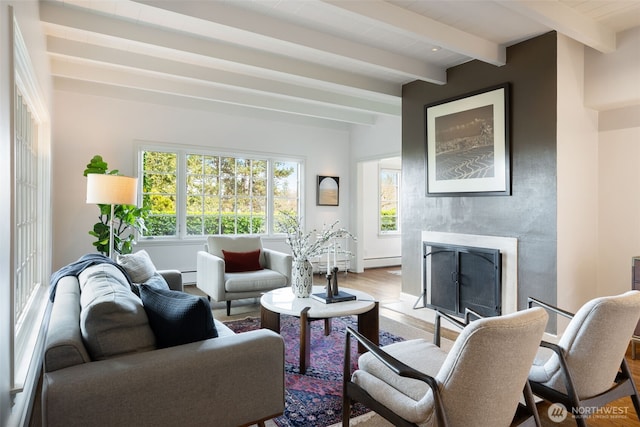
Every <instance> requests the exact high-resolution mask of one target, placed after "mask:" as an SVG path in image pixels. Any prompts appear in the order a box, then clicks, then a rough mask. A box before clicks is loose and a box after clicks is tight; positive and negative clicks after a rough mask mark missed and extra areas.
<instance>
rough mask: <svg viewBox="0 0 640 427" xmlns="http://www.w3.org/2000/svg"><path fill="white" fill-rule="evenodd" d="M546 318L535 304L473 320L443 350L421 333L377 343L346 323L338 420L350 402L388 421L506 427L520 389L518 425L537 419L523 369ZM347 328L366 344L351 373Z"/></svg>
mask: <svg viewBox="0 0 640 427" xmlns="http://www.w3.org/2000/svg"><path fill="white" fill-rule="evenodd" d="M547 319H548V315H547V313H546V312H545V311H544V310H543V309H541V308H540V307H536V308H532V309H528V310H523V311H520V312H517V313H512V314H508V315H504V316H498V317H487V318H483V319H479V320H476V321H473V322H471V323H469V324H468V325H466V326H465V327H464V329H462V332H461V333H460V335H459V336H458V338H457V339H456V341H455V343H454V344H453V347H452V348H451V350H450V351H449V352H448V353H447V352H445V351H444V350H442V349H441V348H440V347H438V346H437V345H435V344H432V343H429V342H427V341H425V340H423V339H417V340H409V341H403V342H399V343H395V344H390V345H387V346H384V347H377V346H375V345H374V344H372V343H371V342H370V341H368V340H367V339H366V338H365V337H363V336H362V335H360V334H359V333H358V332H356V331H355V330H353V329H351V328H348V329H347V331H348V333H347V345H346V347H345V362H344V370H345V372H344V374H345V376H344V387H343V408H342V410H343V414H342V415H343V420H342V425H343V426H348V425H349V416H350V408H351V403H352V402H354V401H358V402H361V403H363V404H364V405H366V406H367V407H369V408H371V409H372V410H374V411H375V412H377V413H378V414H379V415H381V416H383V417H384V418H386V419H387V420H389V421H390V422H391V423H393V425H395V426H414V427H415V426H417V425H420V426H421V427H422V426H438V427H444V426H477V427H500V426H503V427H508V426H510V425H512V422H513V421H514V419H515V418H516V414H517V413H518V409H524V408H525V407H524V406H523V405H520V403H519V400H520V397H521V396H522V392H523V390H524V392H525V394H524V396H525V402H526V404H527V405H526V409H527V413H525V414H524V416H525V417H524V422H523V425H539V422H540V420H539V417H538V413H537V410H536V408H535V402H534V401H533V396H532V395H531V389H530V388H529V387H528V383H527V374H528V372H529V369H530V367H531V363H532V362H533V358H534V356H535V354H536V351H537V349H538V345H539V344H540V340H541V338H542V334H543V333H544V329H545V326H546V324H547ZM350 335H352V336H354V337H356V338H357V340H358V341H359V342H361V343H362V344H363V345H364V346H365V348H366V349H367V350H369V352H368V353H365V354H363V355H362V356H360V358H359V359H358V369H357V370H356V371H355V372H353V374H350V366H351V363H350V354H349V353H350V347H351V345H350V344H351V343H350V340H349V336H350ZM517 419H518V420H521V418H520V417H517Z"/></svg>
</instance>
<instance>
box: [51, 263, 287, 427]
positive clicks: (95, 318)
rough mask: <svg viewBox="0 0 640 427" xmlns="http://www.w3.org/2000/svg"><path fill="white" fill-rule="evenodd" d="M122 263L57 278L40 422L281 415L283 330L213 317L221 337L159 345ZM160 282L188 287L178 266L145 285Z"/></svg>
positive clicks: (170, 421) (255, 419) (190, 421)
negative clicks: (234, 326) (245, 328)
mask: <svg viewBox="0 0 640 427" xmlns="http://www.w3.org/2000/svg"><path fill="white" fill-rule="evenodd" d="M116 267H117V266H114V265H111V264H108V263H105V264H97V265H93V266H90V267H88V268H86V269H84V270H83V271H82V272H80V273H79V274H77V275H68V276H64V277H62V278H60V279H59V280H58V281H57V286H56V289H55V296H54V297H52V299H53V302H52V304H53V306H52V308H51V317H50V321H49V325H48V332H47V339H46V345H45V354H44V375H43V392H42V417H43V425H45V426H64V427H71V426H88V425H90V426H94V427H95V426H109V427H114V426H200V425H202V426H204V425H207V426H212V425H215V426H219V427H224V426H233V427H236V426H241V425H250V424H253V423H259V422H262V421H264V420H266V419H270V418H272V417H274V416H277V415H279V414H281V413H282V412H283V411H284V343H283V340H282V337H281V336H280V335H278V334H275V333H273V332H272V331H270V330H266V329H261V330H256V331H250V332H244V333H239V334H235V333H233V332H232V331H231V330H230V329H229V328H228V327H226V326H225V325H224V324H222V323H221V322H219V321H218V320H213V322H214V325H215V335H217V337H215V338H209V339H204V340H200V341H195V342H190V343H187V344H179V345H167V344H166V343H165V344H164V345H163V347H164V348H158V345H156V344H157V343H158V342H160V341H159V340H158V339H157V338H158V337H157V335H158V333H159V331H158V330H157V327H156V329H154V328H152V327H151V325H150V323H149V319H150V318H151V317H150V316H147V315H146V312H145V311H146V310H147V307H145V306H144V305H143V301H145V300H144V299H143V298H142V299H141V297H139V296H138V295H136V293H135V292H133V290H132V288H133V289H134V290H135V285H134V287H132V286H130V285H131V283H130V281H129V280H127V277H126V275H125V274H123V272H122V271H121V269H119V268H116ZM159 277H162V278H163V279H165V280H162V279H158V278H159ZM158 281H159V282H163V283H164V282H166V284H168V286H169V288H171V289H172V290H174V291H182V279H181V276H180V273H179V272H177V271H163V272H157V273H156V274H155V275H154V277H153V278H150V279H149V280H148V282H149V283H150V284H151V285H147V284H145V286H144V287H145V289H147V290H149V289H151V288H153V287H154V286H155V285H153V283H154V282H158ZM165 286H166V285H165ZM152 290H153V289H152ZM163 292H164V293H165V294H167V293H169V292H171V291H163ZM172 294H175V295H178V294H177V293H172ZM204 301H205V302H206V300H204ZM207 307H208V303H207ZM209 312H210V311H209ZM207 333H208V334H210V333H211V331H210V330H208V331H207Z"/></svg>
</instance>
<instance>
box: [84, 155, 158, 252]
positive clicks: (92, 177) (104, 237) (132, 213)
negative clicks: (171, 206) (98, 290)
mask: <svg viewBox="0 0 640 427" xmlns="http://www.w3.org/2000/svg"><path fill="white" fill-rule="evenodd" d="M84 176H86V177H87V203H91V204H97V205H98V208H99V209H100V216H99V217H98V218H99V219H100V221H99V222H97V223H96V224H94V226H93V229H92V230H91V231H89V234H90V235H92V236H94V237H95V238H96V239H97V240H96V241H95V242H93V246H95V247H96V249H97V250H98V252H100V253H102V254H105V255H106V254H108V255H109V257H110V258H113V256H114V252H116V253H119V254H129V253H131V252H132V249H133V245H134V244H135V232H139V233H140V232H143V231H144V230H146V227H145V224H144V222H145V218H146V217H147V215H148V212H149V210H148V208H144V207H142V208H139V207H137V206H136V203H137V185H138V184H137V183H138V179H137V178H130V177H126V176H120V175H118V171H117V170H112V171H109V170H108V165H107V163H106V162H105V161H104V160H103V159H102V157H101V156H94V157H93V158H92V159H91V161H90V162H89V164H87V168H86V169H85V170H84ZM116 219H117V226H116Z"/></svg>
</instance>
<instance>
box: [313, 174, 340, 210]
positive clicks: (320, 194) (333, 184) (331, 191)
mask: <svg viewBox="0 0 640 427" xmlns="http://www.w3.org/2000/svg"><path fill="white" fill-rule="evenodd" d="M316 194H317V198H316V205H318V206H338V202H339V201H340V178H339V177H337V176H324V175H318V189H317V192H316Z"/></svg>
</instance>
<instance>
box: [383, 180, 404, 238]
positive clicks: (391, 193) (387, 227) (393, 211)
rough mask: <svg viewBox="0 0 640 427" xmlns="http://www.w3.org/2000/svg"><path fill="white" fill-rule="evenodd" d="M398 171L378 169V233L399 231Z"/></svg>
mask: <svg viewBox="0 0 640 427" xmlns="http://www.w3.org/2000/svg"><path fill="white" fill-rule="evenodd" d="M399 212H400V171H399V170H397V169H380V232H381V233H398V232H399V231H400V216H399Z"/></svg>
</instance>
